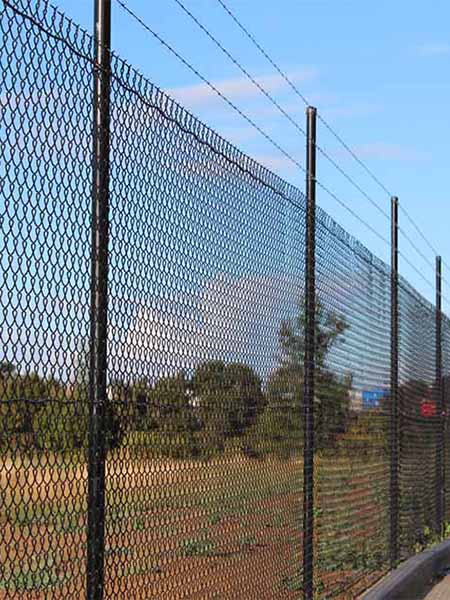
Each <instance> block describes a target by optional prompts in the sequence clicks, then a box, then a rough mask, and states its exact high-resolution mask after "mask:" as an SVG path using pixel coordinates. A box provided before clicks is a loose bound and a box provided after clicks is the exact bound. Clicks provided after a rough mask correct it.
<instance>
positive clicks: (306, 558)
mask: <svg viewBox="0 0 450 600" xmlns="http://www.w3.org/2000/svg"><path fill="white" fill-rule="evenodd" d="M306 115H307V147H306V201H307V206H306V249H305V317H306V325H305V364H304V393H303V402H304V417H305V418H304V449H303V593H304V598H305V600H312V599H313V596H314V565H313V560H314V375H315V318H316V281H315V258H316V257H315V251H316V116H317V111H316V109H315V108H314V107H312V106H309V107H308V108H307V110H306Z"/></svg>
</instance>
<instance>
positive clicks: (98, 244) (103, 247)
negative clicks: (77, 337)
mask: <svg viewBox="0 0 450 600" xmlns="http://www.w3.org/2000/svg"><path fill="white" fill-rule="evenodd" d="M94 2H95V11H94V19H95V31H94V38H95V65H94V114H93V117H94V123H93V125H94V127H93V183H92V223H91V227H92V236H91V243H92V247H91V312H90V357H89V358H90V361H89V404H90V414H89V456H88V461H89V463H88V531H87V580H86V598H87V600H102V598H103V582H104V571H103V570H104V525H105V427H104V425H105V418H104V417H105V405H106V401H107V397H106V392H107V390H106V386H107V376H106V369H107V354H106V351H107V308H108V229H109V223H108V219H109V217H108V213H109V119H110V114H109V103H110V79H111V53H110V48H111V0H94Z"/></svg>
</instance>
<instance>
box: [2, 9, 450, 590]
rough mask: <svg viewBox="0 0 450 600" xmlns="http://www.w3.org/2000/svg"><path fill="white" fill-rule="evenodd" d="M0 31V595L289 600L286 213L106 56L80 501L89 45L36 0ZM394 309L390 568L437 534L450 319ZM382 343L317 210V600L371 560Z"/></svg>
mask: <svg viewBox="0 0 450 600" xmlns="http://www.w3.org/2000/svg"><path fill="white" fill-rule="evenodd" d="M0 28H1V32H2V38H1V41H0V61H1V67H2V77H3V86H2V89H3V90H4V92H2V96H1V108H2V118H3V124H4V129H3V130H2V134H1V147H2V155H3V156H4V161H3V162H2V166H1V167H0V169H1V176H2V188H1V191H0V215H1V225H0V250H1V259H0V260H1V263H0V271H1V276H2V287H1V292H0V304H1V308H2V311H1V316H0V324H1V347H0V419H1V425H0V431H1V439H0V494H1V509H0V510H1V514H0V516H1V520H0V523H1V538H2V543H1V550H0V553H1V566H0V598H21V599H24V600H25V599H29V600H31V599H33V600H34V599H37V598H85V597H86V593H87V587H86V586H87V584H86V579H87V577H88V571H89V570H91V572H92V573H93V576H94V577H96V578H97V581H98V582H99V585H100V587H101V589H102V590H103V592H102V593H103V596H104V597H105V598H126V597H129V598H155V599H158V600H163V599H167V600H169V599H170V600H173V599H174V598H220V599H230V600H231V599H233V600H234V599H237V598H242V599H247V598H257V597H258V598H262V599H268V600H269V599H270V600H272V599H276V598H280V599H281V598H283V599H288V598H302V597H303V595H304V590H303V581H304V576H305V573H303V571H302V564H303V513H304V506H303V499H304V496H303V493H304V490H303V449H304V442H305V439H304V398H303V395H304V394H303V390H304V354H305V342H304V340H305V327H306V323H307V319H308V315H306V314H305V309H304V300H305V298H304V297H305V283H304V274H305V260H306V252H305V217H306V202H305V197H304V195H303V193H302V192H301V191H299V190H298V189H296V188H295V187H293V186H291V185H289V184H288V183H286V182H285V181H284V180H282V179H281V178H279V177H277V176H276V175H274V174H273V173H272V172H270V171H268V170H267V169H266V168H264V167H263V166H261V165H260V164H258V163H257V162H255V161H254V160H252V159H250V158H249V157H248V156H246V155H244V154H242V153H241V152H240V151H238V150H237V149H236V148H234V147H233V146H232V145H230V144H229V143H228V142H226V141H225V140H224V139H223V138H221V137H220V136H218V135H217V134H216V133H214V131H212V130H211V129H209V128H207V127H206V126H205V125H203V124H202V123H201V122H199V121H198V120H197V119H196V118H194V117H193V116H191V115H190V114H189V113H188V112H187V111H185V110H184V109H183V108H182V107H181V106H179V105H178V104H176V103H175V102H174V101H173V100H171V99H170V98H169V97H168V96H167V95H166V94H165V93H163V92H162V91H160V90H159V89H158V88H157V87H156V86H154V85H153V84H151V83H150V82H149V81H147V80H146V79H144V78H143V77H142V76H141V75H139V74H138V73H137V72H136V71H134V70H133V69H132V68H131V67H129V66H128V65H127V64H126V63H124V62H122V61H121V60H120V59H119V58H118V57H115V56H114V57H113V59H112V72H111V117H110V198H109V219H108V221H109V253H108V263H109V276H108V328H107V332H106V336H107V349H108V352H107V370H106V397H105V399H104V403H103V405H102V415H101V421H99V422H100V423H101V425H102V428H101V431H100V432H99V433H98V435H99V436H100V438H99V439H101V445H100V446H99V448H100V449H99V451H98V453H97V454H95V452H94V455H95V456H94V458H95V460H97V463H96V464H97V465H100V467H101V468H100V469H99V470H98V471H96V477H97V479H96V480H95V481H94V482H93V474H92V465H91V459H92V456H93V454H92V453H93V448H92V439H93V438H92V435H93V434H92V422H93V419H94V417H95V415H94V414H93V409H92V405H91V403H90V398H91V397H92V395H91V394H92V390H91V389H90V386H91V385H92V377H91V375H92V374H91V370H92V361H91V358H90V352H91V350H90V336H91V327H92V316H91V292H92V289H91V285H92V284H91V258H92V242H91V214H92V208H91V205H92V163H93V159H92V147H93V130H92V106H93V87H92V76H93V64H94V59H93V40H92V39H91V37H90V36H89V35H88V34H86V33H85V32H83V31H82V30H81V29H79V28H78V27H77V26H76V25H74V24H73V22H71V21H69V20H68V19H66V18H65V17H64V15H63V14H61V13H60V12H59V11H58V10H57V9H55V8H53V7H51V6H50V5H49V4H47V2H45V1H44V0H41V1H39V0H15V1H13V0H8V1H4V2H3V5H2V7H1V21H0ZM398 309H399V335H398V344H399V345H398V348H399V361H398V366H399V377H398V400H399V415H398V421H399V446H398V455H399V461H398V465H397V467H398V482H399V486H398V491H399V494H398V511H397V512H398V514H397V517H396V518H398V531H399V536H398V540H395V543H396V544H398V547H399V555H398V560H400V559H402V558H406V557H407V556H409V555H411V554H412V553H414V552H416V551H417V550H420V549H422V548H424V547H426V546H427V545H428V544H429V543H431V542H432V541H434V540H435V539H439V537H440V535H441V533H442V528H443V521H444V520H448V519H449V514H450V502H449V501H448V499H447V498H445V500H447V502H445V504H442V498H443V490H444V477H445V476H446V475H447V474H448V469H449V465H450V460H449V455H448V453H449V444H445V445H444V441H445V437H444V436H443V435H442V430H443V428H444V427H446V422H447V420H448V418H445V407H446V406H448V403H447V400H446V398H447V396H448V389H449V385H448V384H449V376H450V375H449V369H450V362H449V360H450V321H449V320H448V319H447V318H446V317H445V316H442V334H441V337H440V338H439V337H438V336H437V328H436V327H437V326H436V309H435V308H434V307H433V306H432V305H431V304H429V303H428V302H426V301H425V300H424V299H423V298H422V297H421V296H420V295H419V294H418V293H417V292H416V291H415V290H414V289H413V288H412V287H411V286H410V285H409V284H408V283H407V282H406V281H404V280H402V279H400V281H399V301H398ZM391 332H392V329H391V269H390V267H388V266H386V265H385V264H384V263H382V262H381V261H380V260H378V259H377V258H376V257H375V256H373V255H372V254H371V253H370V252H369V251H368V250H367V249H366V248H365V247H364V246H363V245H362V244H360V243H359V242H358V241H357V240H356V239H354V238H353V237H351V236H350V235H348V234H347V233H346V232H345V231H344V230H343V229H342V228H341V227H339V226H338V225H337V224H336V223H335V222H334V221H333V220H332V219H331V218H330V217H329V216H328V215H327V214H326V213H325V212H323V211H322V210H320V209H318V210H317V216H316V308H315V338H316V349H315V394H314V494H313V506H312V509H313V515H314V521H315V523H314V538H313V548H312V551H313V553H314V593H315V596H316V597H317V598H324V599H325V598H342V599H343V598H351V597H357V595H358V593H360V592H362V591H364V590H365V589H367V588H368V587H369V586H370V585H371V584H372V583H374V582H375V581H376V580H377V579H379V578H380V577H381V576H382V575H383V574H385V573H386V572H387V571H388V570H389V569H390V567H391V566H392V565H391V563H390V558H391V555H392V553H391V550H392V543H393V540H392V539H391V528H390V519H391V518H392V507H393V503H392V495H391V493H390V491H391V488H390V482H391V468H392V455H393V454H392V452H393V447H392V443H393V442H392V412H391V404H390V400H391V342H392V339H391ZM441 343H442V347H441V346H440V345H441ZM440 347H441V349H442V363H443V364H442V377H440V376H439V371H438V370H437V369H438V364H437V363H438V362H439V360H438V356H437V352H436V350H437V348H440ZM442 397H443V398H444V400H445V404H444V406H442V405H441V402H442ZM443 409H444V410H443ZM444 421H445V423H444ZM89 448H90V451H91V454H89ZM94 450H95V448H94ZM89 457H90V458H89ZM94 484H95V485H98V486H100V487H99V488H97V489H100V496H97V498H100V499H101V500H103V501H104V517H103V516H102V515H103V512H102V510H100V511H99V512H98V513H95V514H99V515H100V516H101V517H102V522H101V523H96V527H97V526H99V527H101V528H102V531H103V532H104V538H101V539H99V555H98V556H96V557H95V561H96V564H95V565H94V566H93V565H92V564H90V562H91V561H92V560H94V559H93V558H92V556H91V555H90V554H89V553H88V551H87V548H88V538H89V527H88V514H90V515H91V518H92V514H94V513H92V506H90V503H92V498H93V496H92V494H91V491H90V490H91V489H92V488H91V486H93V485H94ZM394 506H395V505H394ZM442 511H443V512H444V515H442V514H441V513H442ZM90 533H91V535H92V529H91V532H90ZM99 557H100V558H101V561H100V562H101V567H99V566H98V563H99ZM96 597H98V596H96Z"/></svg>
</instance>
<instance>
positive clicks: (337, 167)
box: [173, 0, 390, 220]
mask: <svg viewBox="0 0 450 600" xmlns="http://www.w3.org/2000/svg"><path fill="white" fill-rule="evenodd" d="M173 1H174V2H175V3H176V4H177V5H178V6H179V7H180V8H181V10H183V11H184V13H185V14H186V15H188V17H189V18H190V19H191V20H192V21H193V22H194V23H195V24H196V25H197V27H199V29H200V30H201V31H203V33H204V34H205V35H206V36H207V37H208V38H209V39H210V40H211V41H212V42H213V43H214V44H215V45H216V47H217V48H219V49H220V50H221V52H222V53H223V54H225V56H226V57H227V58H228V59H229V60H231V62H232V63H233V64H234V65H235V66H236V67H237V68H238V69H239V70H240V71H241V73H243V74H244V75H245V76H246V77H247V78H248V79H249V81H251V83H252V84H253V85H254V86H255V87H256V88H257V89H258V90H259V91H260V92H261V93H262V94H263V95H264V96H265V97H266V98H267V99H268V100H269V101H270V102H271V103H272V104H273V105H274V106H275V107H276V109H277V110H278V111H279V112H280V113H281V114H282V115H283V116H284V117H285V118H286V119H287V120H288V121H289V122H290V123H291V125H293V126H294V127H295V129H297V131H299V132H300V133H302V134H303V135H305V136H306V131H305V130H304V128H303V127H302V126H301V125H300V124H299V123H298V121H297V120H295V119H294V118H293V117H292V116H291V115H290V114H289V113H288V112H287V111H286V110H285V109H284V108H283V107H282V106H281V105H280V103H279V102H278V101H277V100H276V99H275V98H274V97H273V96H272V95H271V94H270V93H269V92H268V91H267V90H266V89H265V87H264V86H263V85H261V84H260V83H259V82H258V81H257V79H255V77H253V76H252V75H251V74H250V73H249V72H248V71H247V69H246V68H245V67H244V66H243V65H242V64H241V63H240V62H239V61H238V60H237V59H236V58H235V57H234V56H233V55H232V54H231V53H230V52H229V51H228V50H227V49H226V48H225V46H224V45H223V44H222V43H221V42H219V40H218V39H217V38H216V37H215V36H214V35H213V34H212V33H211V32H210V31H209V30H208V29H207V28H206V27H205V26H204V25H203V24H202V23H201V22H200V21H199V19H198V18H197V17H196V16H195V15H194V14H193V13H192V12H191V11H190V10H189V9H188V8H186V6H185V5H184V4H183V2H181V0H173ZM278 71H280V70H279V69H278ZM284 79H285V80H286V82H287V81H288V79H287V76H284ZM319 118H320V116H319ZM320 120H322V119H320ZM316 148H317V150H318V151H319V152H320V153H321V154H322V155H323V156H324V157H325V158H326V159H327V160H328V161H329V162H330V163H331V164H332V165H333V166H334V167H335V168H336V169H337V171H338V172H339V173H340V174H341V175H342V176H343V177H345V179H347V181H348V182H349V183H350V184H351V185H352V186H353V187H354V188H356V189H357V190H358V191H359V192H360V193H361V194H362V195H363V196H364V197H365V198H366V200H368V201H369V203H370V204H372V206H374V207H375V208H376V209H377V210H378V211H379V212H380V213H381V214H382V215H383V216H384V217H385V218H386V219H388V220H389V218H390V217H389V214H388V213H387V212H386V211H384V210H383V208H382V207H381V206H380V205H379V204H378V203H377V202H375V200H373V198H371V197H370V196H369V194H367V192H365V190H364V189H363V188H362V187H361V186H360V185H359V184H358V183H357V182H356V181H355V180H354V179H353V178H352V177H351V176H350V175H349V174H348V173H346V171H344V169H343V168H342V167H341V166H340V165H339V164H338V163H337V161H335V160H334V159H333V158H332V157H331V156H330V155H329V154H328V153H327V152H326V151H325V150H324V149H323V148H321V147H320V145H318V144H316Z"/></svg>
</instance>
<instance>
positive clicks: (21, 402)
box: [0, 363, 124, 452]
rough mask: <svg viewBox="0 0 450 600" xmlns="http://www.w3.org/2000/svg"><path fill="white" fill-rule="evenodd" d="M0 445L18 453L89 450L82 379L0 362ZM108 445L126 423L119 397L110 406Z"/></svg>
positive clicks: (118, 438) (107, 410) (112, 444)
mask: <svg viewBox="0 0 450 600" xmlns="http://www.w3.org/2000/svg"><path fill="white" fill-rule="evenodd" d="M0 400H1V403H0V429H1V434H0V435H1V438H0V445H1V448H2V449H3V450H7V451H10V452H14V451H16V450H22V451H27V452H40V451H54V452H66V451H73V450H86V449H87V446H88V430H89V403H88V396H87V386H86V385H85V384H84V383H82V382H77V383H76V384H74V385H63V384H61V383H60V382H58V381H56V380H55V379H52V378H44V377H41V376H40V375H38V374H37V373H21V372H20V370H19V369H18V368H16V367H15V366H14V365H10V364H8V365H7V367H5V364H4V363H2V364H1V367H0ZM105 431H106V436H105V443H106V449H107V450H111V449H113V448H116V447H117V446H118V445H119V444H120V442H121V439H122V436H123V433H124V432H123V422H122V420H121V419H120V415H118V414H117V411H116V405H115V403H114V402H112V401H110V399H109V398H108V401H107V403H106V406H105Z"/></svg>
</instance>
